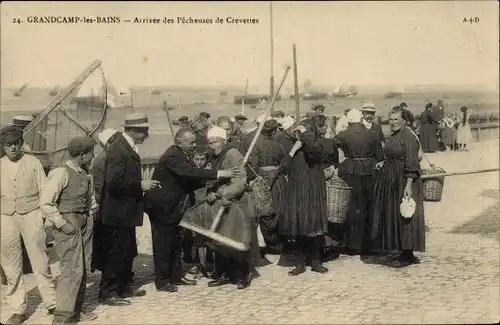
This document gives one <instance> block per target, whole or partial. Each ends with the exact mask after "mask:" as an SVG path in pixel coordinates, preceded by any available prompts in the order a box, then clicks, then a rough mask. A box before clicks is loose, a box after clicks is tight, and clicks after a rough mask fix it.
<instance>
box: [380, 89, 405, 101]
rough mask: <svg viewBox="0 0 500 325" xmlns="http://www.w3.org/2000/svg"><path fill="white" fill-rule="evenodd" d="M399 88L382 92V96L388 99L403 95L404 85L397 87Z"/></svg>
mask: <svg viewBox="0 0 500 325" xmlns="http://www.w3.org/2000/svg"><path fill="white" fill-rule="evenodd" d="M399 88H400V89H398V90H396V91H389V92H386V93H385V94H384V98H386V99H389V98H401V97H403V94H404V92H405V91H404V87H399Z"/></svg>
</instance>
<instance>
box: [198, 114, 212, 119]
mask: <svg viewBox="0 0 500 325" xmlns="http://www.w3.org/2000/svg"><path fill="white" fill-rule="evenodd" d="M200 116H203V117H204V118H206V119H208V120H210V118H211V117H212V116H211V115H210V114H209V113H207V112H201V113H200Z"/></svg>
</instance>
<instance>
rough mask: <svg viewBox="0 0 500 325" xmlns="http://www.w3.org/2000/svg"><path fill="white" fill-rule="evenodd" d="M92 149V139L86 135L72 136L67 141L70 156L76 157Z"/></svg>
mask: <svg viewBox="0 0 500 325" xmlns="http://www.w3.org/2000/svg"><path fill="white" fill-rule="evenodd" d="M92 150H94V139H92V138H91V137H86V136H79V137H74V138H73V139H71V140H70V141H69V143H68V152H69V155H70V156H71V157H77V156H79V155H81V154H86V153H89V152H91V151H92Z"/></svg>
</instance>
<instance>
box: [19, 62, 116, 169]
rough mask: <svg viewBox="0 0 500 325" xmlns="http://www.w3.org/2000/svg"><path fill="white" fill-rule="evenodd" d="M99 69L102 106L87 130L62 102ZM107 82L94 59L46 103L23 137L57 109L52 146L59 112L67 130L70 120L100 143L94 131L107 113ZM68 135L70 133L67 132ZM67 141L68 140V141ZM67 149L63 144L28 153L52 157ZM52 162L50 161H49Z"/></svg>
mask: <svg viewBox="0 0 500 325" xmlns="http://www.w3.org/2000/svg"><path fill="white" fill-rule="evenodd" d="M96 70H99V72H100V74H101V77H102V80H103V87H102V89H103V91H102V93H101V94H100V95H101V96H103V108H102V111H101V116H100V118H99V120H98V123H97V124H94V125H92V128H91V129H90V130H89V129H88V128H87V127H85V126H83V125H81V124H80V123H78V118H75V117H73V116H72V115H71V114H70V113H69V112H67V111H66V110H65V109H63V107H62V103H63V102H64V101H65V100H66V99H67V98H68V97H70V96H71V95H72V94H74V93H75V92H77V91H78V90H79V89H80V87H81V85H82V84H83V83H84V82H85V81H86V80H87V79H88V78H89V77H90V76H91V75H92V73H94V71H96ZM107 102H108V84H107V80H106V75H105V73H104V70H103V68H102V62H101V61H100V60H95V61H94V62H93V63H92V64H91V65H89V66H88V67H87V69H85V70H84V71H83V72H82V73H81V74H80V75H79V76H78V77H77V78H76V79H75V80H74V81H73V82H72V83H71V84H70V85H69V87H67V88H66V89H65V90H64V91H60V92H59V94H58V95H57V96H56V97H55V98H54V99H53V100H52V101H51V102H50V103H49V104H48V105H47V107H46V108H45V109H43V110H42V112H41V113H40V114H39V115H38V116H37V117H36V118H35V119H34V120H33V121H32V122H31V123H30V124H29V125H28V126H27V127H26V129H25V130H24V132H23V138H24V139H26V138H27V137H28V136H29V135H30V134H31V133H33V132H35V131H37V126H39V125H40V123H42V122H43V121H44V120H46V119H48V117H49V115H50V114H51V113H52V112H53V111H54V110H56V109H57V111H56V125H55V128H56V130H55V135H54V136H55V139H54V147H55V144H56V142H57V127H58V123H59V113H62V114H63V115H65V116H66V117H67V118H68V119H69V121H70V126H69V131H71V122H72V123H73V124H75V125H76V126H77V127H78V128H79V129H80V130H82V131H83V132H84V133H85V134H86V135H88V136H89V137H92V138H93V139H94V141H96V142H97V144H99V145H101V146H102V144H101V142H100V141H99V140H98V139H97V137H96V132H97V131H99V130H100V129H101V128H102V127H103V125H104V124H105V122H106V119H107V113H108V103H107ZM78 112H79V108H77V115H78V114H79V113H78ZM70 133H71V132H70ZM68 135H70V134H68ZM68 142H69V141H68ZM67 150H68V146H67V145H66V146H64V147H62V148H58V149H56V148H54V149H53V150H43V151H34V150H33V151H31V152H30V154H33V155H35V156H44V157H53V156H54V155H55V154H57V153H61V152H65V151H67ZM51 162H52V161H51Z"/></svg>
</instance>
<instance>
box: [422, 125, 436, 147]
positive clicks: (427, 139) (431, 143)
mask: <svg viewBox="0 0 500 325" xmlns="http://www.w3.org/2000/svg"><path fill="white" fill-rule="evenodd" d="M437 131H438V129H437V124H433V123H431V124H430V123H424V124H422V125H421V126H420V143H421V144H422V150H423V152H436V151H437V150H438V138H437Z"/></svg>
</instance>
